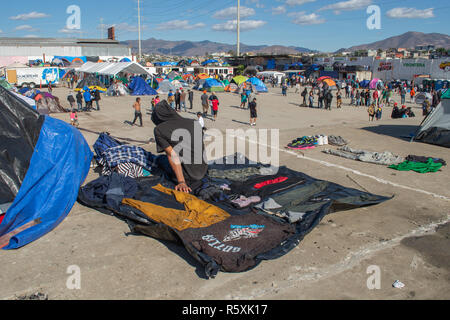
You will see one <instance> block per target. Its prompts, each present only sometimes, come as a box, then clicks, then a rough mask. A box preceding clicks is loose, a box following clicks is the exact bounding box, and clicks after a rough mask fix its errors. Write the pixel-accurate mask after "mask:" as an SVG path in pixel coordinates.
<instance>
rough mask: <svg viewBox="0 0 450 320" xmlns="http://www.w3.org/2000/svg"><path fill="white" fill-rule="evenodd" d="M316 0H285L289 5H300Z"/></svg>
mask: <svg viewBox="0 0 450 320" xmlns="http://www.w3.org/2000/svg"><path fill="white" fill-rule="evenodd" d="M315 1H316V0H286V4H287V5H289V6H301V5H302V4H305V3H308V2H315Z"/></svg>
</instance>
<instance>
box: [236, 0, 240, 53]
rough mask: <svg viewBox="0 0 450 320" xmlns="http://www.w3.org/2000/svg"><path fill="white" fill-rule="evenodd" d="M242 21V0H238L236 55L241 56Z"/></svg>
mask: <svg viewBox="0 0 450 320" xmlns="http://www.w3.org/2000/svg"><path fill="white" fill-rule="evenodd" d="M240 22H241V0H238V5H237V50H236V56H238V57H239V56H240V55H241V53H240V51H241V50H240V48H241V44H240V39H239V38H240V31H241V30H240Z"/></svg>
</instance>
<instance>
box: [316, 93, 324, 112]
mask: <svg viewBox="0 0 450 320" xmlns="http://www.w3.org/2000/svg"><path fill="white" fill-rule="evenodd" d="M323 93H324V92H323V89H322V88H319V93H318V97H317V100H318V106H317V107H318V108H319V109H322V108H323Z"/></svg>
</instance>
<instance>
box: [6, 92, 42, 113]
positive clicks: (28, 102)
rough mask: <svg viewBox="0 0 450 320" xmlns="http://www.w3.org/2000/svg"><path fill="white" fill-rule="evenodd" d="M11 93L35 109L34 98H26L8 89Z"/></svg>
mask: <svg viewBox="0 0 450 320" xmlns="http://www.w3.org/2000/svg"><path fill="white" fill-rule="evenodd" d="M10 92H11V93H12V94H13V95H15V96H16V97H17V98H19V99H20V100H22V101H23V102H25V103H26V104H27V105H28V106H29V107H31V108H32V109H34V110H36V100H34V99H32V98H28V97H26V96H24V95H21V94H19V93H16V92H14V91H10Z"/></svg>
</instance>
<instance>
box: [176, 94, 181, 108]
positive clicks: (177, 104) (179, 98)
mask: <svg viewBox="0 0 450 320" xmlns="http://www.w3.org/2000/svg"><path fill="white" fill-rule="evenodd" d="M180 103H181V94H180V89H177V91H176V92H175V110H177V111H180V110H181V108H180Z"/></svg>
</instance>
